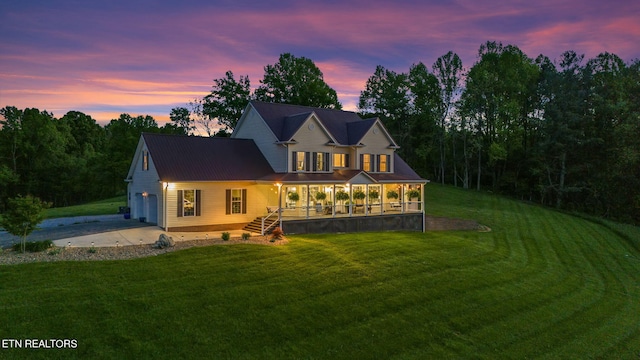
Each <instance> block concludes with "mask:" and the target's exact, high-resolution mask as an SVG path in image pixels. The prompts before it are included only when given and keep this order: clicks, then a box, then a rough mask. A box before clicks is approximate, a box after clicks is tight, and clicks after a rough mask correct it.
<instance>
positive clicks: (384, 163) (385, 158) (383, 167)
mask: <svg viewBox="0 0 640 360" xmlns="http://www.w3.org/2000/svg"><path fill="white" fill-rule="evenodd" d="M389 160H390V156H389V155H384V154H381V155H378V171H379V172H390V171H391V168H390V165H391V164H389Z"/></svg>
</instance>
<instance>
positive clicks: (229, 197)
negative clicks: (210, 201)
mask: <svg viewBox="0 0 640 360" xmlns="http://www.w3.org/2000/svg"><path fill="white" fill-rule="evenodd" d="M226 197H227V201H226V209H227V210H226V213H227V215H229V214H231V189H227V196H226Z"/></svg>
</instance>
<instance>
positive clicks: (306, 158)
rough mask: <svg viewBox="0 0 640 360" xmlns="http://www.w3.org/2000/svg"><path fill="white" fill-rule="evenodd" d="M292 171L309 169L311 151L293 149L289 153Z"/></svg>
mask: <svg viewBox="0 0 640 360" xmlns="http://www.w3.org/2000/svg"><path fill="white" fill-rule="evenodd" d="M291 157H292V166H291V167H292V170H293V171H309V165H310V163H311V153H309V152H304V151H294V152H292V153H291Z"/></svg>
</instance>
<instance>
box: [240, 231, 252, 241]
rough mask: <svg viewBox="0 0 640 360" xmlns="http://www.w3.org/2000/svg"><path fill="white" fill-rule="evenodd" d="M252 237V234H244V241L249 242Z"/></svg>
mask: <svg viewBox="0 0 640 360" xmlns="http://www.w3.org/2000/svg"><path fill="white" fill-rule="evenodd" d="M250 237H251V234H249V233H242V240H249V238H250Z"/></svg>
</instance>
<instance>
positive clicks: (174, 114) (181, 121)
mask: <svg viewBox="0 0 640 360" xmlns="http://www.w3.org/2000/svg"><path fill="white" fill-rule="evenodd" d="M169 119H171V123H172V124H173V126H174V127H175V128H176V131H175V132H174V133H180V134H183V135H188V134H190V133H191V131H193V130H195V128H196V127H195V124H194V121H193V119H191V113H190V112H189V109H187V108H186V107H175V108H173V109H171V113H170V114H169ZM167 125H169V124H167ZM167 125H165V127H166V126H167Z"/></svg>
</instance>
